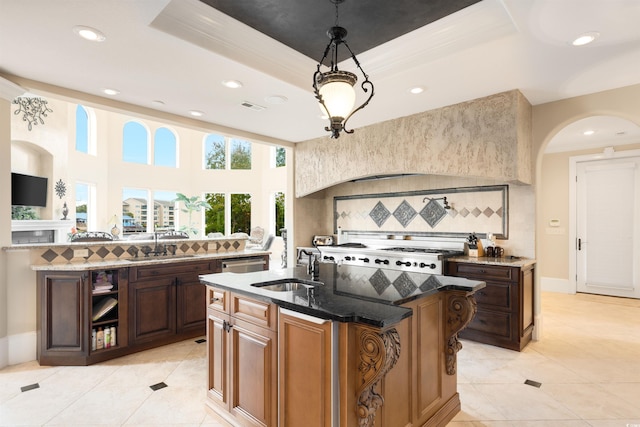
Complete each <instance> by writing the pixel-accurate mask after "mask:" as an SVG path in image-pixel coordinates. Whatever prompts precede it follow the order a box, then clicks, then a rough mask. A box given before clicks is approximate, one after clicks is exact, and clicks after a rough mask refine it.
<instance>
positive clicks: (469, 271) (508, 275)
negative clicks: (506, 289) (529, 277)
mask: <svg viewBox="0 0 640 427" xmlns="http://www.w3.org/2000/svg"><path fill="white" fill-rule="evenodd" d="M514 271H515V273H514ZM517 271H518V269H517V268H516V269H513V268H511V267H500V266H497V265H486V264H465V263H457V262H456V263H453V264H452V265H451V266H449V274H450V275H453V276H462V277H478V278H481V279H499V280H510V281H512V280H518V275H517Z"/></svg>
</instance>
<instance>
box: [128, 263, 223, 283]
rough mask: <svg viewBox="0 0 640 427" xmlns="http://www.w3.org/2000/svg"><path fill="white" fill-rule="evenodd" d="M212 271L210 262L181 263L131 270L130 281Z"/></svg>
mask: <svg viewBox="0 0 640 427" xmlns="http://www.w3.org/2000/svg"><path fill="white" fill-rule="evenodd" d="M209 271H211V267H210V262H209V261H201V262H179V263H175V264H162V265H148V266H141V267H130V268H129V281H130V282H134V281H136V280H144V279H149V278H153V277H159V276H175V275H178V274H184V273H196V274H203V273H207V272H209Z"/></svg>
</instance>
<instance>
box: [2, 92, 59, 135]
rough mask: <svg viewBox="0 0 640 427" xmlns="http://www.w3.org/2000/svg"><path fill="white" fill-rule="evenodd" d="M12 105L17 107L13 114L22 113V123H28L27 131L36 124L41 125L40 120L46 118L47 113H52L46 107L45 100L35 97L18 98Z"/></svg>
mask: <svg viewBox="0 0 640 427" xmlns="http://www.w3.org/2000/svg"><path fill="white" fill-rule="evenodd" d="M12 103H13V104H16V105H18V109H17V110H16V111H15V112H14V113H13V114H15V115H19V114H20V113H22V121H24V122H28V128H29V130H31V129H32V126H33V125H37V124H38V122H40V124H41V125H43V124H44V120H43V119H42V118H43V117H47V113H52V112H53V110H52V109H51V108H49V107H47V100H46V99H44V98H40V97H37V96H19V97H17V98H16V99H14V100H13V102H12Z"/></svg>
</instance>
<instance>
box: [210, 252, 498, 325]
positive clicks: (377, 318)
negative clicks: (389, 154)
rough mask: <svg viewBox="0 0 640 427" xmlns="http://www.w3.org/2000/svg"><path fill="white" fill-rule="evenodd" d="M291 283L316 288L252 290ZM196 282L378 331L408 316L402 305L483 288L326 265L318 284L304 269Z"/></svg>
mask: <svg viewBox="0 0 640 427" xmlns="http://www.w3.org/2000/svg"><path fill="white" fill-rule="evenodd" d="M291 279H293V280H299V281H300V280H301V281H304V282H305V283H307V284H315V286H314V287H313V295H310V293H309V292H308V291H307V290H306V289H301V290H297V291H289V292H277V291H269V290H266V289H263V288H261V287H260V286H255V285H263V284H265V283H268V282H283V281H287V280H291ZM200 281H201V282H202V283H203V284H205V285H208V286H213V287H216V288H221V289H225V290H229V291H232V292H237V293H239V294H243V295H246V296H250V297H252V298H256V299H260V300H263V301H267V302H270V303H274V304H276V305H278V306H280V307H282V308H287V309H289V310H293V311H297V312H299V313H304V314H308V315H310V316H315V317H318V318H321V319H328V320H336V321H339V322H358V323H366V324H369V325H373V326H377V327H386V326H390V325H393V324H396V323H398V322H400V321H401V320H402V319H404V318H406V317H409V316H411V315H412V310H411V309H410V308H407V307H403V306H402V304H405V303H407V302H409V301H412V300H415V299H417V298H422V297H425V296H428V295H432V294H434V293H436V292H441V291H447V290H462V291H469V292H475V291H477V290H478V289H482V288H483V287H484V286H485V283H484V282H481V281H475V280H468V279H464V278H460V277H451V276H440V275H434V274H425V273H407V272H401V271H395V270H385V269H378V268H371V267H358V266H352V265H336V264H328V263H327V264H320V276H319V278H318V280H317V281H316V282H313V281H312V280H311V278H310V275H309V274H308V273H307V270H306V268H304V267H296V268H287V269H281V270H267V271H257V272H251V273H241V274H237V273H217V274H206V275H202V276H200Z"/></svg>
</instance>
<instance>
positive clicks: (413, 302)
mask: <svg viewBox="0 0 640 427" xmlns="http://www.w3.org/2000/svg"><path fill="white" fill-rule="evenodd" d="M200 280H201V282H202V283H203V284H205V285H207V286H208V287H210V290H211V291H212V292H213V291H214V290H215V294H216V295H218V296H219V295H221V294H220V293H221V292H222V293H224V294H225V295H228V297H229V300H230V301H234V297H233V296H232V295H234V294H235V295H239V296H242V297H247V298H251V299H253V300H255V301H260V302H263V303H265V304H267V305H271V306H274V307H278V309H286V310H281V313H284V312H289V313H290V312H297V313H301V314H302V315H306V316H312V317H313V318H316V319H319V320H320V321H331V322H337V323H336V324H335V325H336V327H335V328H334V329H333V330H334V331H337V335H338V338H337V340H336V341H335V342H337V343H339V344H338V347H339V348H338V349H337V354H338V366H339V369H338V372H339V374H338V375H339V377H340V379H339V381H338V383H339V391H338V392H337V393H336V394H337V395H339V396H340V399H339V408H338V409H336V408H333V409H332V410H331V411H337V413H339V425H343V426H348V427H350V426H360V427H362V426H373V424H374V420H375V418H376V417H377V416H381V417H382V423H381V424H380V425H382V426H387V427H393V426H395V425H396V419H397V416H398V415H396V412H398V411H400V412H399V413H405V414H407V415H406V418H407V421H409V422H410V423H411V424H407V423H402V424H398V425H423V424H425V422H427V421H429V422H430V424H432V425H436V426H440V425H441V426H444V425H446V423H447V422H448V421H450V420H451V419H452V418H453V416H455V414H456V413H457V412H459V410H460V401H459V396H458V393H457V384H456V383H457V380H456V375H455V372H456V354H457V352H458V351H459V350H460V349H461V348H462V346H461V344H460V343H459V341H458V338H457V334H458V332H459V331H460V330H462V329H463V328H464V327H465V326H466V325H467V324H468V323H469V322H470V321H471V319H472V318H473V315H474V314H475V307H476V305H475V298H474V297H473V294H474V293H475V292H476V291H478V290H479V289H482V288H483V287H484V286H485V284H484V282H480V281H472V280H467V279H461V278H456V277H449V276H439V275H430V274H424V273H406V272H398V271H390V270H385V269H375V268H369V267H356V266H346V265H336V264H321V265H320V274H319V277H318V279H317V280H316V281H313V280H312V276H311V275H310V274H309V273H308V272H307V269H306V268H303V267H298V268H288V269H281V270H268V271H261V272H252V273H243V274H236V273H217V274H207V275H202V276H200ZM287 283H288V284H290V283H298V284H302V285H300V286H292V288H293V290H287V291H273V290H267V289H268V288H267V286H265V285H270V284H287ZM271 288H273V287H271ZM209 295H213V294H209ZM226 298H227V297H225V299H226ZM214 299H215V300H217V299H219V298H211V300H210V301H208V303H209V304H214ZM233 304H234V303H233V302H231V303H230V304H229V305H233ZM229 305H227V303H226V302H225V304H223V306H225V307H228V306H229ZM228 309H229V310H230V311H231V312H232V311H233V308H228ZM281 317H282V318H285V317H286V316H285V315H282V314H281ZM280 322H282V320H281V321H280ZM223 323H224V322H223ZM232 323H233V319H231V321H230V323H227V327H228V328H229V329H230V328H233V325H232ZM281 324H282V323H281ZM408 325H411V326H408ZM224 327H225V326H224V324H223V328H224ZM227 332H228V330H227ZM276 333H278V334H281V335H284V334H285V332H284V331H280V332H278V331H277V330H276ZM208 335H209V331H208ZM278 339H279V340H280V341H283V340H284V338H282V337H280V336H279V338H278ZM287 342H288V341H287ZM210 345H213V343H212V344H210ZM280 346H282V344H280ZM435 349H437V350H435ZM434 350H435V351H434ZM280 351H281V352H282V348H280ZM210 353H213V351H211V352H210ZM276 357H280V356H278V355H276ZM209 363H210V365H211V364H212V361H211V359H210V360H209ZM281 363H282V361H280V362H279V365H278V366H279V370H283V369H285V368H286V365H285V366H284V367H283V365H281ZM396 365H397V366H398V367H397V368H396V369H395V370H394V369H393V368H394V366H396ZM332 369H335V368H332ZM425 372H426V375H425ZM210 375H211V373H210ZM386 376H388V378H387V380H388V384H389V386H387V385H385V383H384V382H383V380H384V379H385V377H386ZM416 377H418V379H416ZM274 378H278V375H277V374H275V373H274ZM281 380H282V378H281ZM385 381H386V380H385ZM230 382H232V381H230ZM396 382H397V384H400V387H401V389H400V390H397V392H395V391H394V392H391V391H389V393H386V394H389V396H385V391H386V390H387V387H391V384H392V383H396ZM423 383H424V384H423ZM427 383H429V384H427ZM279 387H280V388H282V389H286V388H287V387H285V386H284V385H283V384H280V385H279ZM402 389H404V390H405V391H406V393H403V392H402ZM429 389H433V390H434V391H435V392H434V393H430V392H429V393H425V390H429ZM389 390H393V388H390V389H389ZM277 399H278V400H279V403H278V404H279V405H280V411H279V412H280V417H281V418H282V417H283V415H282V413H283V406H282V405H285V406H286V405H289V406H290V407H291V406H296V405H291V403H290V402H291V400H290V399H291V397H290V396H288V397H285V396H282V395H280V396H278V397H277ZM283 402H284V403H283ZM409 402H411V403H409ZM383 403H384V405H385V408H386V409H385V412H386V413H382V412H381V411H380V408H381V407H382V405H383ZM208 404H209V402H208ZM209 406H210V407H212V409H214V410H216V412H219V409H220V408H219V406H216V405H213V406H212V405H209ZM334 406H335V402H334ZM404 406H406V408H405V407H404ZM231 407H233V405H231ZM410 407H411V408H413V409H410ZM416 408H421V409H420V410H415V409H416ZM331 411H329V412H331ZM230 412H233V411H230ZM236 413H237V411H236ZM391 414H393V415H391ZM389 417H391V418H389ZM385 419H386V420H387V421H386V422H385ZM228 420H229V421H230V422H232V423H233V422H234V419H233V417H231V418H229V419H228ZM280 423H281V424H280V425H287V424H286V423H285V424H282V420H281V421H280ZM240 424H241V423H239V424H238V425H240ZM267 425H271V424H269V423H267Z"/></svg>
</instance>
